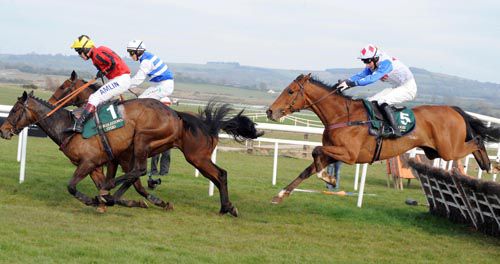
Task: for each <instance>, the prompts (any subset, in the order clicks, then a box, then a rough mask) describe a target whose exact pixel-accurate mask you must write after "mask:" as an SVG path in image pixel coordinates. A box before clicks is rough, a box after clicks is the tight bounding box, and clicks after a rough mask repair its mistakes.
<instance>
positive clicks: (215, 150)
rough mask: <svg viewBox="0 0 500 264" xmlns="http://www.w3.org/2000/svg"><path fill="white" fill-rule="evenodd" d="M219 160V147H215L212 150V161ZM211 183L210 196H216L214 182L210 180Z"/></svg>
mask: <svg viewBox="0 0 500 264" xmlns="http://www.w3.org/2000/svg"><path fill="white" fill-rule="evenodd" d="M216 161H217V147H215V149H214V151H213V152H212V162H213V163H215V162H216ZM209 182H210V184H209V185H208V196H214V183H213V182H212V181H210V180H209Z"/></svg>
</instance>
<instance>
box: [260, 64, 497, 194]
mask: <svg viewBox="0 0 500 264" xmlns="http://www.w3.org/2000/svg"><path fill="white" fill-rule="evenodd" d="M302 109H310V110H311V111H313V112H314V113H315V114H316V115H317V116H318V117H319V119H320V120H321V122H322V123H323V125H324V126H325V130H324V132H323V137H322V146H318V147H315V148H314V150H313V152H312V156H313V159H314V160H313V162H312V164H311V165H309V166H308V167H307V168H306V169H304V171H302V173H300V175H299V176H298V177H297V178H295V179H294V180H293V181H292V182H291V183H290V184H289V185H288V186H286V187H285V188H284V189H283V190H281V191H280V192H279V194H278V195H277V196H275V197H273V200H272V202H273V203H280V202H282V200H283V198H285V197H287V196H289V195H290V193H291V192H292V191H293V189H295V188H296V187H297V186H298V185H299V184H300V183H301V182H302V181H303V180H305V179H307V178H309V177H310V176H311V175H312V174H314V173H317V174H318V177H319V178H321V179H324V180H325V181H329V180H328V179H329V178H328V177H326V175H325V167H326V165H328V164H330V163H332V162H334V161H337V160H340V161H343V162H345V163H348V164H354V163H371V162H373V161H374V160H384V159H388V158H391V157H394V156H397V155H400V154H402V153H404V152H406V151H408V150H410V149H412V148H415V147H419V148H421V149H423V151H424V152H425V155H426V156H427V157H428V158H429V159H435V158H442V159H444V160H455V159H459V158H463V157H464V156H466V155H468V154H470V153H472V154H473V155H474V157H475V159H476V161H477V162H478V164H479V166H480V167H481V169H483V170H489V169H490V160H489V158H488V154H487V153H486V149H485V146H484V141H485V140H492V141H499V140H500V128H488V127H486V126H485V125H484V124H483V123H482V122H481V121H480V120H478V119H476V118H473V117H472V116H470V115H468V114H466V113H465V112H464V111H462V110H461V109H460V108H458V107H450V106H433V105H423V106H418V107H415V108H413V111H414V113H415V120H416V127H415V128H414V130H413V131H412V132H410V133H409V134H407V135H405V136H403V137H400V138H397V139H388V140H384V142H383V145H382V149H381V150H380V156H379V157H378V159H374V157H375V156H376V155H375V154H374V152H375V150H376V139H375V137H374V136H371V135H369V134H368V126H367V125H360V124H366V122H356V121H367V119H368V115H367V113H366V110H365V107H364V105H363V102H362V100H353V99H352V98H351V97H349V96H345V95H343V94H342V93H341V92H340V91H339V90H338V89H336V85H334V86H333V87H332V86H330V85H327V84H325V83H323V82H322V81H320V80H318V79H315V78H314V77H311V74H310V73H309V74H308V75H302V74H301V75H299V76H298V77H297V78H296V79H295V80H294V81H293V82H292V83H290V84H289V85H288V87H286V88H285V89H284V90H283V91H282V93H281V94H280V95H279V97H278V98H276V100H275V101H274V102H273V104H272V105H271V106H270V107H269V109H268V110H267V117H268V118H269V119H271V120H277V119H279V118H281V117H283V116H286V115H289V114H292V113H294V112H298V111H300V110H302Z"/></svg>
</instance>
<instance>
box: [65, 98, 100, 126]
mask: <svg viewBox="0 0 500 264" xmlns="http://www.w3.org/2000/svg"><path fill="white" fill-rule="evenodd" d="M94 112H95V106H94V105H92V104H90V103H87V104H86V105H85V108H84V109H83V112H82V114H81V115H80V117H79V118H78V119H77V120H76V121H75V123H74V124H73V126H72V127H69V128H66V129H65V130H64V132H76V133H82V130H83V124H85V121H87V119H88V118H89V117H90V115H91V114H92V113H94Z"/></svg>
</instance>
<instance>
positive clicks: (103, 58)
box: [96, 51, 116, 74]
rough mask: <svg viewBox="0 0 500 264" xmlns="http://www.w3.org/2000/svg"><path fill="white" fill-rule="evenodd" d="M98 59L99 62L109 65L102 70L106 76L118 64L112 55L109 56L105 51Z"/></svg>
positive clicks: (98, 55)
mask: <svg viewBox="0 0 500 264" xmlns="http://www.w3.org/2000/svg"><path fill="white" fill-rule="evenodd" d="M96 57H97V59H98V60H100V61H101V62H104V64H106V65H107V67H105V68H103V69H100V70H101V71H102V72H103V73H104V74H107V73H109V72H111V71H112V70H113V69H114V68H115V65H116V62H115V59H114V58H113V56H111V54H108V53H107V52H105V51H101V52H99V53H98V54H97V56H96Z"/></svg>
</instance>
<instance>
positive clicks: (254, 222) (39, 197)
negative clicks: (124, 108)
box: [0, 137, 500, 263]
mask: <svg viewBox="0 0 500 264" xmlns="http://www.w3.org/2000/svg"><path fill="white" fill-rule="evenodd" d="M0 142H1V143H0V144H1V148H0V164H2V170H0V211H1V214H0V262H2V263H52V262H57V263H68V262H70V263H73V262H79V263H199V262H204V263H206V262H208V263H235V262H242V263H299V262H300V263H310V262H314V263H332V262H335V263H402V262H405V263H429V262H434V263H497V261H498V259H499V257H500V251H498V248H499V246H500V241H499V240H498V239H496V238H492V237H489V236H486V235H483V234H481V233H478V232H474V231H472V230H471V229H470V228H469V227H467V226H464V225H458V224H453V223H450V222H449V221H448V220H446V219H443V218H439V217H435V216H432V215H430V214H429V213H428V212H427V208H426V207H423V206H418V207H410V206H407V205H405V204H404V200H405V199H406V198H410V197H411V198H414V199H417V200H418V201H419V202H420V203H424V196H423V194H422V191H421V189H420V187H419V185H418V182H415V181H414V182H412V184H411V186H410V187H409V188H406V189H405V190H404V191H397V190H394V189H392V188H387V187H386V176H385V172H384V170H385V165H383V164H376V165H373V166H372V167H370V169H369V175H368V179H367V186H366V189H365V191H366V193H373V194H376V196H366V197H365V199H364V204H363V208H361V209H360V208H357V207H356V201H357V198H356V197H352V196H351V197H337V196H329V195H324V194H316V193H294V194H293V195H292V196H291V197H290V198H288V199H286V200H285V201H284V203H282V204H280V205H272V204H271V203H270V200H271V198H272V197H273V196H274V195H276V194H277V193H278V191H279V190H280V189H281V188H282V187H284V186H285V185H286V184H288V183H289V182H290V181H291V180H292V179H293V178H295V177H296V176H297V175H298V173H299V172H300V171H301V170H302V169H303V168H304V167H305V166H307V165H308V164H309V161H307V160H302V159H293V158H284V157H280V158H279V161H278V167H279V170H278V183H277V185H276V186H272V185H271V176H272V163H273V162H272V157H270V156H255V155H247V154H244V153H238V152H236V153H234V152H219V153H218V156H217V161H218V162H217V163H218V164H219V166H221V167H223V168H225V169H226V170H227V171H228V175H229V176H228V177H229V192H230V198H231V201H232V202H233V204H234V205H236V206H237V207H238V209H239V211H240V214H241V216H240V217H238V218H233V217H229V216H222V217H221V216H218V215H217V212H218V210H219V197H218V193H217V191H216V195H215V196H213V197H209V196H208V195H207V193H208V182H207V180H206V179H205V178H202V177H200V178H195V177H194V169H193V168H192V167H191V166H190V165H188V164H187V162H186V161H185V160H184V159H183V157H182V155H181V153H180V152H179V151H177V150H174V151H173V152H172V167H171V173H170V175H168V176H167V177H165V178H163V181H164V183H163V184H162V185H161V186H160V187H159V189H158V190H156V191H154V193H155V194H157V195H158V196H160V197H162V198H164V199H166V200H168V201H171V202H173V203H174V205H175V210H174V211H170V212H165V211H162V210H160V209H158V208H149V209H130V208H123V207H110V208H108V212H107V213H106V214H98V213H96V212H95V210H94V208H91V207H85V206H84V205H82V204H81V203H80V202H78V201H77V200H76V199H74V198H73V197H72V196H71V195H70V194H69V193H68V192H67V191H66V184H67V182H68V180H69V178H70V176H71V174H72V172H73V170H74V167H73V166H72V165H71V164H70V163H69V161H68V160H67V159H66V158H65V157H64V156H63V155H62V153H61V152H59V151H58V150H57V146H56V145H55V144H54V143H52V142H51V141H50V140H49V139H40V138H30V139H29V142H28V166H27V171H26V182H25V183H23V184H18V171H19V169H18V163H17V162H16V160H15V159H16V157H15V156H16V155H15V153H16V150H17V137H15V138H14V139H13V140H11V141H5V140H2V141H0ZM341 174H342V178H341V183H342V186H343V188H342V189H344V190H346V191H352V186H353V174H354V166H344V167H343V168H342V171H341ZM143 180H145V179H143ZM78 188H79V190H81V191H83V192H85V193H88V194H90V195H95V194H96V190H95V188H94V187H93V184H92V182H91V180H90V179H88V178H87V179H85V180H84V181H83V182H82V183H81V184H80V185H79V186H78ZM300 188H305V189H316V190H323V189H324V184H323V183H322V182H320V181H319V180H317V179H315V178H314V176H313V177H311V178H310V179H308V180H307V181H305V182H304V183H303V184H302V185H301V186H300ZM126 196H127V197H128V198H132V199H139V196H138V195H137V194H136V193H135V191H134V190H130V191H129V192H127V194H126Z"/></svg>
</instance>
